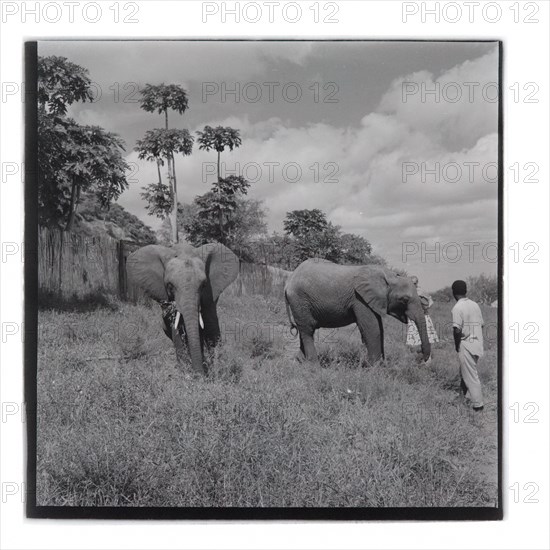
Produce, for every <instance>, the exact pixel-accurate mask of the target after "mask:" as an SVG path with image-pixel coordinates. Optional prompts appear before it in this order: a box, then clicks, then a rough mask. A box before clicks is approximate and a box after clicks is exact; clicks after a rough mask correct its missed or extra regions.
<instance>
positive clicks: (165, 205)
mask: <svg viewBox="0 0 550 550" xmlns="http://www.w3.org/2000/svg"><path fill="white" fill-rule="evenodd" d="M135 150H136V151H138V153H139V155H138V156H139V158H140V159H145V160H148V161H154V162H156V164H157V170H158V177H159V181H158V182H157V183H150V184H149V185H147V186H145V187H143V190H144V192H143V193H141V196H142V198H144V199H145V201H146V202H147V206H146V208H147V211H148V213H149V214H150V215H152V216H153V215H154V216H157V217H159V218H164V217H165V216H166V214H167V213H170V212H172V211H173V204H174V203H175V201H177V187H176V185H175V183H176V175H175V172H174V173H173V174H172V178H171V181H172V182H173V184H174V185H170V186H168V185H166V184H164V183H163V181H162V176H161V170H160V167H161V166H164V160H165V159H171V160H170V162H171V166H174V154H177V153H181V154H183V155H185V156H187V155H190V154H191V152H192V150H193V136H191V135H190V134H189V132H188V131H187V130H167V129H163V128H157V129H155V130H148V131H147V132H146V133H145V137H144V138H143V139H141V140H138V141H137V144H136V147H135ZM176 230H177V227H176ZM173 242H177V240H174V241H173Z"/></svg>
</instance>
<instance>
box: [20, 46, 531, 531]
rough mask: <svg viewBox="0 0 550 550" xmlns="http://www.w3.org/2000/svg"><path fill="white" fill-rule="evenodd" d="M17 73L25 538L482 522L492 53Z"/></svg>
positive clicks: (493, 494)
mask: <svg viewBox="0 0 550 550" xmlns="http://www.w3.org/2000/svg"><path fill="white" fill-rule="evenodd" d="M29 51H30V52H31V55H30V56H27V60H26V62H27V64H28V65H30V66H31V67H34V73H35V76H36V82H35V85H36V89H35V96H36V102H35V115H34V118H35V120H27V128H28V129H29V128H30V129H31V130H34V131H35V133H36V134H35V135H36V140H35V146H34V148H33V147H31V148H30V149H29V148H28V149H27V164H28V165H29V166H30V165H34V166H35V167H36V170H34V171H33V173H34V178H33V179H32V181H33V182H34V183H33V187H32V189H33V191H31V192H30V195H27V204H26V208H28V209H30V210H33V212H34V216H35V220H36V236H35V239H36V242H35V244H36V257H35V264H36V265H35V267H34V269H35V270H36V294H35V295H36V304H35V307H36V311H37V313H36V316H37V326H36V337H35V340H34V342H31V341H28V342H26V344H25V345H26V346H35V348H34V349H35V352H34V353H35V356H34V357H35V359H36V361H35V364H34V368H33V367H32V365H31V367H30V368H29V364H27V371H26V375H27V378H26V386H27V392H28V396H31V401H32V399H34V400H35V405H36V406H35V415H31V416H30V419H31V420H34V421H35V423H34V425H31V426H30V427H29V447H28V449H29V455H28V461H29V462H28V464H29V473H30V477H29V482H30V483H31V486H33V488H32V490H31V493H32V497H31V498H30V499H29V502H28V506H27V513H28V514H29V516H31V517H109V516H110V515H111V516H112V517H118V518H132V517H136V518H139V517H143V518H147V517H150V518H164V517H165V518H170V517H172V518H179V519H186V518H195V519H197V518H199V519H200V518H210V519H215V518H219V519H232V518H241V519H254V518H264V519H277V518H285V519H354V520H357V519H438V518H440V519H451V520H453V519H457V520H458V519H476V518H479V519H492V520H497V519H501V518H502V494H501V469H502V464H501V458H502V457H501V448H500V447H501V446H500V443H501V429H502V426H501V392H502V355H501V319H502V317H501V307H502V303H501V301H502V258H501V248H502V225H501V224H502V216H503V212H502V173H501V162H502V149H501V148H502V141H501V140H502V136H501V130H502V112H501V108H502V98H501V84H500V81H501V63H502V55H503V49H502V43H501V42H499V41H496V40H485V41H484V40H477V41H476V40H461V41H458V40H377V41H369V40H288V39H287V40H221V39H220V40H213V39H212V40H95V41H94V40H78V39H63V40H52V39H50V40H39V41H38V42H37V43H36V44H35V49H34V50H33V49H32V47H31V48H28V52H29ZM32 52H34V53H32ZM504 54H505V50H504ZM27 68H28V67H27ZM31 72H32V71H31ZM27 74H29V73H27ZM27 109H28V107H27ZM28 112H29V111H28V110H27V113H28ZM33 125H34V126H35V127H34V128H32V126H33ZM29 181H30V180H29ZM29 196H30V197H31V200H30V202H29ZM521 253H522V254H529V253H531V251H530V250H525V249H522V252H521ZM26 268H29V269H33V268H32V266H27V265H26ZM31 355H32V354H31ZM31 424H32V422H31Z"/></svg>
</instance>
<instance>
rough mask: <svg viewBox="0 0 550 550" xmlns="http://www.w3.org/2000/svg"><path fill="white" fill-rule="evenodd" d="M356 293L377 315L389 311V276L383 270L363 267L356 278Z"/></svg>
mask: <svg viewBox="0 0 550 550" xmlns="http://www.w3.org/2000/svg"><path fill="white" fill-rule="evenodd" d="M354 287H355V292H357V294H359V296H361V298H362V299H363V301H364V302H365V303H366V304H367V305H368V306H369V307H370V308H371V309H372V310H374V311H375V312H376V313H378V314H379V315H382V314H383V313H387V311H388V291H389V281H388V275H387V274H386V272H385V271H384V270H383V269H380V268H369V267H363V268H361V269H360V270H359V273H358V274H357V275H355V278H354Z"/></svg>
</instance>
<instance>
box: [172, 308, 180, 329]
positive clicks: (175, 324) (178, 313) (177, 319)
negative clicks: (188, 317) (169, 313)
mask: <svg viewBox="0 0 550 550" xmlns="http://www.w3.org/2000/svg"><path fill="white" fill-rule="evenodd" d="M180 318H181V313H180V312H179V311H176V318H175V319H174V328H175V329H176V330H177V328H178V325H179V324H180Z"/></svg>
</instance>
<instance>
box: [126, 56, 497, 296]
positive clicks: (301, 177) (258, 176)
mask: <svg viewBox="0 0 550 550" xmlns="http://www.w3.org/2000/svg"><path fill="white" fill-rule="evenodd" d="M497 71H498V59H497V52H496V49H495V51H492V52H490V53H489V54H487V55H484V56H482V57H480V58H478V59H474V60H471V61H467V62H465V63H462V64H460V65H458V66H456V67H453V68H451V69H450V70H448V71H446V72H444V73H442V74H440V75H438V76H436V75H433V74H431V73H429V72H427V71H422V72H415V73H413V74H409V75H403V76H402V77H400V78H398V79H395V80H394V81H393V83H392V84H391V86H390V88H389V89H388V90H387V92H386V93H385V94H384V95H383V96H382V98H381V100H380V103H379V105H378V108H376V109H375V110H374V112H370V113H365V114H364V116H363V118H362V119H360V120H358V121H357V125H356V126H346V127H336V126H333V125H329V124H324V123H315V124H308V125H303V126H300V127H294V126H293V125H292V123H291V121H289V120H284V119H281V118H280V117H269V118H266V119H265V120H261V121H259V122H254V123H251V122H250V120H249V118H248V117H247V116H242V117H234V116H233V117H227V118H226V119H225V120H221V121H220V120H216V121H212V122H210V124H216V125H217V124H222V125H224V126H225V125H228V126H232V127H234V128H239V129H240V130H241V135H242V138H243V143H242V146H241V147H240V148H239V149H237V150H235V151H233V152H225V153H223V154H222V161H223V162H224V163H225V169H226V171H229V172H230V171H232V170H237V171H239V172H240V173H243V175H245V177H248V179H250V180H252V187H251V190H250V196H251V197H253V198H258V199H261V200H263V201H264V202H265V205H266V207H267V209H268V224H269V227H270V229H272V230H281V228H282V220H283V219H284V216H285V214H286V212H287V211H289V210H293V209H298V208H299V209H302V208H320V209H321V210H323V211H325V212H326V213H327V214H328V217H329V219H330V220H331V221H332V222H333V223H335V224H338V225H340V226H342V229H343V230H344V231H350V232H354V233H358V234H360V235H363V236H364V237H366V238H367V239H368V240H369V241H371V243H372V244H373V245H374V248H375V250H376V252H378V253H380V254H382V255H383V256H385V257H386V258H388V259H389V261H390V263H392V264H393V265H395V266H396V267H397V266H401V267H402V266H403V263H404V264H405V265H406V267H407V268H410V269H414V270H415V271H416V272H418V273H421V274H422V273H424V286H426V287H428V288H429V287H430V286H432V287H437V286H442V282H441V275H434V274H433V273H432V272H431V271H433V270H430V269H428V267H429V266H426V265H422V261H421V260H422V258H421V257H420V256H419V257H418V258H414V257H413V258H407V261H404V259H403V257H402V249H403V243H406V242H416V243H430V244H432V245H433V243H434V242H436V241H439V242H440V243H443V244H445V243H448V242H454V241H460V242H470V241H478V242H480V243H481V242H488V241H494V240H496V236H497V235H496V229H497V181H496V163H497V160H498V135H497V133H496V132H497V105H496V103H492V102H488V101H486V98H484V97H483V95H482V94H481V93H479V94H477V95H476V94H474V96H473V98H471V97H470V96H468V97H462V98H461V99H460V100H459V101H456V102H449V101H446V100H445V98H444V97H442V98H440V101H439V102H432V103H428V102H427V101H424V102H423V101H421V99H422V98H421V96H420V95H418V97H416V96H410V97H408V98H407V101H403V96H402V91H403V84H404V83H406V82H415V83H416V84H417V85H418V86H419V88H420V87H421V86H425V88H426V89H435V88H434V86H435V84H436V83H438V84H439V87H440V90H441V89H442V86H444V85H445V84H448V83H458V82H462V83H472V82H478V83H479V86H478V87H477V88H473V89H474V90H475V89H478V91H479V90H481V89H482V88H483V86H484V85H485V84H486V83H491V82H496V81H497V80H498V73H497ZM450 89H451V88H449V93H450ZM196 129H200V127H197V128H195V130H196ZM215 159H216V155H215V154H214V153H212V152H210V153H207V152H204V151H199V149H198V147H195V151H194V153H193V155H192V156H191V157H188V158H186V159H183V158H179V159H177V166H178V182H179V189H180V190H179V194H180V199H181V200H182V201H185V202H189V201H191V200H192V199H193V197H194V196H195V195H197V194H201V193H204V192H205V191H206V190H207V189H208V188H209V185H210V183H212V181H213V178H210V179H209V180H208V179H206V180H205V177H204V169H205V166H206V164H205V163H213V162H214V161H215ZM128 160H129V161H131V162H136V163H137V165H138V166H139V173H138V178H139V181H140V185H144V184H146V183H150V182H151V181H155V180H156V168H155V167H154V166H153V165H152V164H150V163H144V162H142V161H139V160H138V159H137V155H136V154H135V153H131V154H130V155H129V156H128ZM121 203H122V204H124V205H125V206H127V207H128V208H129V209H131V210H133V211H137V210H139V209H140V207H139V206H138V205H139V204H140V203H141V205H142V204H143V203H142V202H141V199H140V198H139V186H136V185H133V186H132V188H131V190H130V191H128V192H127V193H125V194H124V195H123V197H122V199H121ZM141 208H143V207H142V206H141ZM141 217H142V219H143V218H145V216H144V215H143V211H142V212H141ZM147 221H148V222H149V223H150V222H151V218H148V219H147ZM438 267H439V268H440V269H444V270H446V271H445V277H453V276H455V275H456V276H458V275H461V276H464V277H465V276H467V275H469V274H473V273H476V272H483V271H485V272H491V271H493V270H494V269H495V265H494V264H489V265H488V264H487V263H484V262H483V259H482V258H480V261H477V260H476V261H474V262H473V263H471V264H469V265H465V264H464V263H460V262H458V263H454V264H449V265H446V266H442V265H440V266H438Z"/></svg>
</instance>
